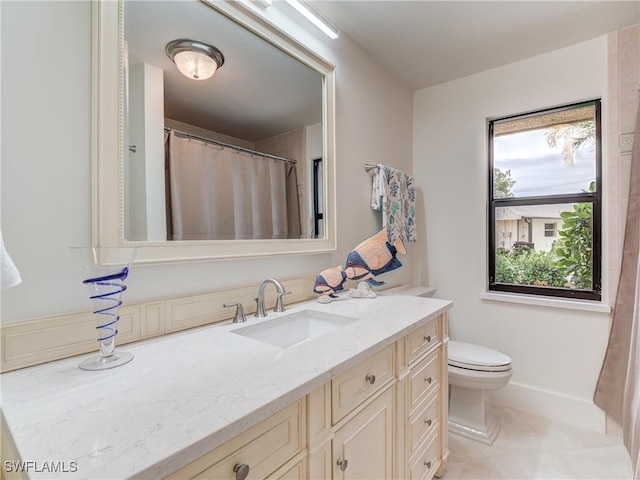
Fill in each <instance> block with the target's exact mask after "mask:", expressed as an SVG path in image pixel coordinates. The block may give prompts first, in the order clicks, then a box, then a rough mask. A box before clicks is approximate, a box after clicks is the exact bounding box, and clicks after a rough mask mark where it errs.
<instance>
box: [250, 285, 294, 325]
mask: <svg viewBox="0 0 640 480" xmlns="http://www.w3.org/2000/svg"><path fill="white" fill-rule="evenodd" d="M270 283H272V284H273V285H274V286H275V287H276V292H277V294H278V298H277V299H276V305H275V307H273V311H274V312H284V305H283V303H282V296H283V295H289V294H290V293H291V292H287V291H286V290H285V289H284V287H283V286H282V284H281V283H280V282H279V281H278V280H276V279H275V278H267V279H266V280H265V281H264V282H262V284H261V285H260V289H259V290H258V298H256V315H255V316H256V317H258V318H262V317H266V316H267V312H266V310H265V307H264V289H265V288H266V287H267V285H268V284H270Z"/></svg>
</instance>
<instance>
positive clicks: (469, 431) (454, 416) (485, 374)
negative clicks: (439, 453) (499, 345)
mask: <svg viewBox="0 0 640 480" xmlns="http://www.w3.org/2000/svg"><path fill="white" fill-rule="evenodd" d="M448 371H449V388H450V389H449V432H451V433H456V434H459V435H463V436H465V437H467V438H471V439H473V440H478V441H480V442H483V443H486V444H489V445H491V444H492V443H493V441H494V440H495V439H496V436H497V435H498V430H499V428H500V425H499V423H498V421H497V420H496V418H495V417H494V416H493V414H492V412H491V402H490V398H489V394H490V393H489V391H490V390H497V389H499V388H502V387H504V386H505V385H506V384H507V383H509V379H510V378H511V373H512V372H511V359H510V358H509V357H508V356H506V355H504V354H502V353H500V352H497V351H495V350H492V349H490V348H486V347H482V346H480V345H474V344H471V343H464V342H458V341H454V340H450V341H449V360H448Z"/></svg>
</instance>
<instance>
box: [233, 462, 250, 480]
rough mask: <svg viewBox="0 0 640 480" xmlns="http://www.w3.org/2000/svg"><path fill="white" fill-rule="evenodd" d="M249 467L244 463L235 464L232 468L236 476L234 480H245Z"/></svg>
mask: <svg viewBox="0 0 640 480" xmlns="http://www.w3.org/2000/svg"><path fill="white" fill-rule="evenodd" d="M249 470H250V469H249V465H247V464H246V463H242V464H240V463H236V464H235V465H234V467H233V471H234V472H235V474H236V480H245V478H247V477H248V476H249Z"/></svg>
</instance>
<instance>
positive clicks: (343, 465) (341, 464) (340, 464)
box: [337, 458, 349, 472]
mask: <svg viewBox="0 0 640 480" xmlns="http://www.w3.org/2000/svg"><path fill="white" fill-rule="evenodd" d="M337 464H338V467H340V471H341V472H344V471H345V470H346V469H347V467H348V466H349V462H348V461H347V459H346V458H345V459H344V460H338V461H337Z"/></svg>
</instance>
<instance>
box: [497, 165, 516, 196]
mask: <svg viewBox="0 0 640 480" xmlns="http://www.w3.org/2000/svg"><path fill="white" fill-rule="evenodd" d="M515 184H516V181H515V180H514V179H513V178H511V170H505V171H502V170H500V169H499V168H494V169H493V198H507V197H513V191H512V188H513V186H514V185H515Z"/></svg>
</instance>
